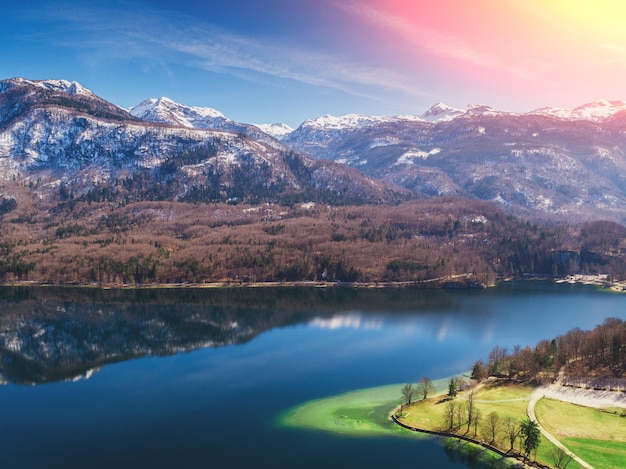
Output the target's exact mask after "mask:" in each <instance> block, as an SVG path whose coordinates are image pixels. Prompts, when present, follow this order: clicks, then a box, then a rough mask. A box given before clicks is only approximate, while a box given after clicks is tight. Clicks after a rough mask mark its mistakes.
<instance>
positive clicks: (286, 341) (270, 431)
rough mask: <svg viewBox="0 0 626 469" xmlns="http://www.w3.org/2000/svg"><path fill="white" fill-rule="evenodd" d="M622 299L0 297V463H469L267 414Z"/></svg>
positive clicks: (500, 291) (549, 294)
mask: <svg viewBox="0 0 626 469" xmlns="http://www.w3.org/2000/svg"><path fill="white" fill-rule="evenodd" d="M625 304H626V296H623V295H617V294H610V293H605V292H600V291H598V290H596V289H594V288H592V287H586V286H580V285H555V284H552V283H548V282H526V283H511V284H505V285H503V286H500V287H497V288H493V289H487V290H480V291H467V290H455V291H411V290H397V291H391V292H390V291H378V290H377V291H369V290H368V291H356V292H355V291H354V290H341V289H333V291H332V292H329V291H319V290H314V289H310V290H308V291H296V290H293V289H292V290H289V289H285V290H281V289H272V290H267V289H263V290H257V291H253V290H229V291H227V292H211V291H207V292H189V291H182V292H176V291H168V292H166V293H164V294H160V293H155V292H144V293H142V292H133V293H120V292H117V293H116V292H109V293H107V292H98V293H85V292H82V291H70V292H67V291H63V290H59V291H56V290H46V291H44V292H41V290H15V289H0V373H1V374H2V380H3V381H4V382H5V385H3V386H0V466H1V467H3V468H31V467H32V468H57V467H58V468H82V467H96V468H98V467H138V468H141V467H151V468H152V467H156V468H159V467H163V468H166V467H168V468H169V467H192V468H195V467H253V466H263V467H294V466H296V465H297V466H298V467H322V466H323V467H342V468H345V467H362V468H368V467H372V468H374V467H376V468H378V467H398V466H407V465H409V464H410V465H411V467H440V468H451V467H455V468H463V467H468V466H467V465H466V464H464V463H462V462H459V461H457V460H456V459H455V457H454V455H452V456H451V455H449V454H448V453H446V450H445V449H444V447H443V445H442V444H441V443H440V442H439V441H437V440H435V441H425V440H413V439H410V438H356V437H345V436H337V435H331V434H325V433H321V432H315V431H308V430H298V429H285V428H280V427H278V426H277V425H276V424H275V418H276V416H277V415H278V414H279V413H280V412H282V411H283V410H285V409H287V408H289V407H292V406H294V405H297V404H299V403H302V402H304V401H307V400H310V399H315V398H319V397H324V396H329V395H333V394H337V393H341V392H345V391H349V390H353V389H358V388H362V387H369V386H377V385H383V384H390V383H404V382H411V381H413V382H414V381H417V380H419V378H421V377H422V376H425V375H428V376H430V377H431V378H437V377H444V376H448V375H451V374H454V373H458V372H460V371H464V370H467V369H469V368H470V367H471V365H472V363H473V362H474V361H475V360H477V359H479V358H486V357H487V355H488V353H489V351H490V350H491V349H492V348H493V347H494V346H495V345H502V346H506V347H509V348H510V349H512V347H513V346H514V345H515V344H520V345H527V344H531V345H534V344H535V343H536V342H537V341H539V340H541V339H544V338H552V337H554V336H556V335H559V334H562V333H565V332H567V331H568V330H569V329H571V328H573V327H580V328H581V329H590V328H593V327H594V326H595V325H596V324H599V323H601V322H602V321H604V319H606V318H607V317H612V316H613V317H620V318H622V319H624V318H626V308H625V307H624V305H625ZM72 380H74V381H72ZM398 398H400V395H398Z"/></svg>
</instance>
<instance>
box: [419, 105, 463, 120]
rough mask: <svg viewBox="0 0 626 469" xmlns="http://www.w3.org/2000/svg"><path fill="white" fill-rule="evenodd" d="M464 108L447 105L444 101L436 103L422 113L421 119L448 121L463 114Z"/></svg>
mask: <svg viewBox="0 0 626 469" xmlns="http://www.w3.org/2000/svg"><path fill="white" fill-rule="evenodd" d="M465 112H466V110H463V109H458V108H455V107H452V106H448V105H447V104H444V103H437V104H435V105H434V106H432V107H431V108H430V109H429V110H428V111H426V112H425V113H424V114H422V116H421V117H422V119H424V120H426V121H428V122H439V121H450V120H452V119H454V118H456V117H459V116H461V115H463V114H465Z"/></svg>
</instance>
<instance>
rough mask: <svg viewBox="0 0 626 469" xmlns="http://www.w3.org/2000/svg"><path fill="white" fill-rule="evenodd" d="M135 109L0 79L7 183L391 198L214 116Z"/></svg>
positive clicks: (40, 190)
mask: <svg viewBox="0 0 626 469" xmlns="http://www.w3.org/2000/svg"><path fill="white" fill-rule="evenodd" d="M133 112H135V113H136V114H137V115H138V116H140V117H137V116H133V115H132V114H131V113H129V112H127V111H126V110H124V109H121V108H119V107H117V106H115V105H113V104H110V103H108V102H106V101H105V100H102V99H101V98H98V97H97V96H95V95H94V94H93V93H92V92H90V91H89V90H87V89H85V88H83V87H82V86H80V85H79V84H77V83H71V82H65V81H30V80H24V79H11V80H4V81H2V82H0V179H1V180H3V181H6V182H7V183H9V184H10V183H11V182H12V181H14V182H20V183H24V184H28V185H29V186H30V188H31V189H32V191H33V192H34V193H35V195H36V196H37V197H38V198H40V199H43V200H51V199H54V197H56V196H60V197H61V199H64V198H74V197H76V198H78V197H87V198H88V199H89V200H118V199H119V200H124V199H125V200H163V199H167V200H183V201H185V200H187V201H194V202H198V201H205V202H207V201H225V200H250V201H262V200H267V199H274V198H277V197H282V196H288V197H291V198H293V197H295V198H296V199H307V198H317V199H320V200H325V201H332V200H333V199H335V198H337V197H347V199H351V200H353V201H369V200H373V201H381V200H385V199H386V197H387V196H388V195H389V190H388V188H387V187H386V185H385V184H384V183H380V182H377V181H376V180H373V179H372V178H368V177H366V176H364V175H362V174H361V173H359V172H358V171H355V170H352V169H350V168H347V167H345V166H342V165H338V164H335V163H332V162H328V161H325V162H322V161H316V160H314V159H312V158H310V157H307V156H304V155H301V154H298V153H296V152H293V151H290V150H289V149H288V148H287V147H285V146H284V145H282V144H281V143H280V142H278V141H277V140H276V139H274V138H273V137H271V136H269V135H267V134H265V133H264V132H262V131H261V130H259V129H258V128H256V127H254V126H252V125H246V124H237V123H235V122H233V121H231V120H229V119H226V118H225V117H223V116H221V114H219V113H217V112H213V113H210V112H206V110H201V109H198V108H188V109H182V108H181V106H177V105H175V103H172V102H171V101H168V100H164V99H161V100H156V101H154V102H152V101H148V102H144V103H143V104H142V105H140V106H138V107H136V108H134V111H133ZM148 118H149V119H150V120H151V121H147V120H145V119H148ZM7 195H8V196H11V194H10V193H9V194H7Z"/></svg>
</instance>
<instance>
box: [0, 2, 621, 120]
mask: <svg viewBox="0 0 626 469" xmlns="http://www.w3.org/2000/svg"><path fill="white" fill-rule="evenodd" d="M529 1H530V0H529ZM546 1H548V0H546ZM597 1H601V0H597ZM597 1H596V2H595V3H594V4H598V3H597ZM2 3H7V2H2ZM552 3H554V2H552ZM583 3H584V2H583ZM522 4H523V5H528V4H529V3H528V2H525V3H524V2H517V1H515V0H497V1H494V0H476V2H464V1H459V0H442V2H438V3H437V4H434V2H427V1H423V0H222V1H219V2H218V1H213V0H208V1H204V2H202V1H188V0H177V1H173V0H156V1H149V2H148V1H140V0H136V1H117V0H112V1H107V2H88V1H87V2H84V1H76V0H60V1H43V0H35V1H29V0H23V1H14V2H11V3H9V4H7V5H2V12H3V13H2V17H1V18H0V54H1V57H2V59H1V60H0V78H11V77H15V76H20V77H25V78H30V79H46V78H57V79H67V80H73V81H78V82H80V83H81V84H82V85H84V86H86V87H87V88H89V89H91V90H92V91H94V92H95V93H96V94H98V95H99V96H102V97H103V98H105V99H107V100H109V101H111V102H113V103H115V104H118V105H120V106H123V107H130V106H133V105H135V104H138V103H139V102H140V101H142V100H143V99H146V98H150V97H160V96H168V97H170V98H172V99H174V100H175V101H178V102H181V103H184V104H188V105H195V106H208V107H213V108H216V109H218V110H220V111H221V112H223V113H224V114H226V115H227V116H228V117H231V118H232V119H235V120H238V121H241V122H256V123H265V122H286V123H288V124H290V125H292V126H297V125H299V124H300V123H301V122H302V121H303V120H305V119H307V118H315V117H318V116H320V115H323V114H335V115H342V114H348V113H363V114H376V115H382V114H384V115H397V114H421V113H422V112H424V111H425V110H426V109H428V108H429V107H430V106H431V105H433V104H435V103H436V102H439V101H443V102H446V103H447V104H450V105H453V106H464V105H466V104H468V103H484V104H489V105H492V106H494V107H496V108H499V109H503V110H511V111H529V110H532V109H534V108H537V107H541V106H547V105H558V106H564V107H567V106H569V107H573V106H576V105H579V104H583V103H585V102H588V101H591V100H595V99H599V98H608V99H621V98H624V97H626V96H618V95H617V94H618V93H620V92H621V89H620V88H618V87H615V88H611V87H610V86H609V84H608V82H600V81H598V84H597V85H596V84H595V82H594V83H592V82H593V80H589V79H586V78H585V79H583V78H582V74H581V73H580V72H581V71H582V70H583V67H584V69H589V68H591V69H593V70H594V71H595V73H596V75H595V76H596V77H598V76H600V77H602V76H609V75H610V76H611V77H613V80H614V81H615V82H616V83H618V82H619V83H623V82H624V81H623V80H622V78H626V76H624V69H625V68H626V67H625V64H626V60H625V59H624V57H626V52H624V51H626V47H623V46H626V43H624V44H622V43H621V42H619V41H620V40H621V38H620V39H619V40H618V39H617V38H614V37H611V38H607V40H606V41H605V43H603V44H601V45H602V47H603V49H602V50H603V51H605V53H606V54H612V55H611V56H608V55H607V56H606V57H605V56H602V57H600V58H601V59H602V60H603V61H602V62H599V63H598V64H593V63H584V64H582V63H579V62H580V61H577V60H578V59H579V58H580V57H570V55H571V56H575V55H576V54H578V55H579V56H580V54H584V53H585V49H584V48H581V47H577V48H576V49H572V48H573V47H574V46H576V44H575V43H574V42H571V41H566V40H565V39H564V38H563V34H560V35H557V34H558V33H559V31H558V28H557V26H559V25H558V24H556V23H555V21H554V15H550V18H547V15H542V11H538V10H536V9H535V10H531V9H530V8H528V7H526V6H524V7H521V6H520V5H522ZM435 5H437V6H435ZM467 5H475V6H476V8H474V7H472V10H468V9H467V8H466V7H467ZM480 8H484V9H485V11H487V10H486V9H487V8H488V9H489V10H488V11H489V12H490V14H489V15H485V14H481V12H480ZM555 8H556V7H555ZM588 17H589V15H581V18H588ZM520 18H521V19H522V20H523V19H525V18H528V19H529V23H528V24H529V25H531V26H528V27H527V28H524V27H523V26H515V27H513V26H512V21H513V19H515V20H516V21H517V20H518V19H520ZM508 19H511V25H509V24H507V21H508ZM530 20H532V22H531V21H530ZM557 23H558V22H557ZM561 26H562V27H563V28H566V27H567V25H565V24H564V25H561ZM550 28H556V29H553V30H551V31H550V32H552V33H555V37H558V38H559V39H558V40H556V41H551V42H547V41H539V40H538V39H537V38H539V37H542V36H541V35H542V34H543V32H545V31H546V30H549V29H550ZM616 28H617V27H616ZM604 29H606V28H604ZM619 29H620V30H621V29H623V28H619ZM598 34H599V33H597V32H596V33H595V36H598ZM609 39H610V41H609ZM572 41H574V39H572ZM557 46H559V47H563V50H575V51H576V54H569V55H568V54H562V53H560V52H559V51H558V50H557ZM622 47H623V48H622ZM594 51H595V49H591V48H590V49H589V57H595V56H597V55H598V54H597V53H595V52H594ZM541 53H543V55H542V54H541ZM589 60H591V59H589ZM611 67H612V68H611ZM559 70H562V71H563V73H565V74H567V75H563V76H559V75H557V74H556V71H559ZM579 75H580V76H581V79H580V81H579V82H577V81H576V77H577V76H579ZM617 79H619V80H617ZM564 83H567V84H568V85H571V86H572V87H574V86H576V88H575V90H576V92H572V91H568V90H566V89H565V88H568V87H567V86H564ZM619 86H621V85H619ZM573 89H574V88H573ZM607 94H608V95H607ZM624 94H626V93H624Z"/></svg>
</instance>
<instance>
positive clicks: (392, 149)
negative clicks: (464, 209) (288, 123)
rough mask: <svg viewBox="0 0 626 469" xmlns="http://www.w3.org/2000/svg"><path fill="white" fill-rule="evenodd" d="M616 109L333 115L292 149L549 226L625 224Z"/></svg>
mask: <svg viewBox="0 0 626 469" xmlns="http://www.w3.org/2000/svg"><path fill="white" fill-rule="evenodd" d="M609 104H610V105H606V103H605V105H603V104H598V103H596V104H590V105H586V106H581V107H579V108H576V109H575V110H574V111H576V112H573V113H567V114H560V115H557V114H556V113H552V114H551V113H549V112H542V113H538V112H530V113H526V114H520V113H510V112H501V111H496V110H494V109H493V108H491V107H489V106H484V105H470V106H467V107H466V108H464V109H457V108H451V107H449V106H445V105H443V104H437V105H435V106H434V107H433V108H431V109H430V110H428V111H427V112H426V113H424V114H422V116H420V117H419V118H404V117H402V116H400V117H389V118H383V117H375V118H368V117H367V116H359V117H358V118H354V117H352V116H348V117H341V118H333V117H331V116H324V118H321V119H318V120H316V121H308V122H305V123H303V124H302V125H301V126H300V127H299V128H297V129H296V130H294V131H293V132H292V133H291V134H290V135H289V136H287V138H285V139H284V140H283V141H284V143H285V144H287V145H289V146H291V147H292V148H294V149H296V150H299V151H302V152H305V153H308V154H310V155H312V156H314V157H316V158H327V159H332V160H334V161H337V162H339V163H342V164H347V165H349V166H353V167H355V168H358V169H359V170H360V171H363V172H365V173H366V174H368V175H370V176H373V177H376V178H378V179H382V180H385V181H387V182H392V183H394V184H397V185H400V186H402V187H405V188H408V189H410V190H413V191H415V192H417V193H419V194H425V195H452V194H454V195H461V196H465V197H471V198H479V199H482V200H487V201H491V202H495V203H497V204H499V205H500V206H502V207H504V208H505V209H507V210H509V211H512V212H515V213H521V214H524V215H531V216H538V217H542V218H561V219H562V218H567V219H573V218H576V217H578V218H586V219H598V218H609V219H612V220H616V221H620V222H626V216H625V213H626V212H625V211H624V208H626V153H625V151H624V148H626V134H625V133H624V131H625V130H626V113H624V112H623V111H622V108H621V105H620V104H619V103H617V102H612V103H609ZM601 116H603V117H602V119H600V117H601ZM312 123H314V124H315V125H313V124H312ZM348 124H349V125H348Z"/></svg>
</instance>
